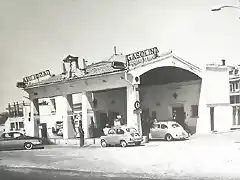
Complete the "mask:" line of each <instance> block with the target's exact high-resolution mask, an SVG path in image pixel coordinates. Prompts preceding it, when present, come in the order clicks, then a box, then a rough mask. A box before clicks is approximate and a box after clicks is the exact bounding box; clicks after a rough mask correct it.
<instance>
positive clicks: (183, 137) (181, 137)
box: [173, 135, 189, 139]
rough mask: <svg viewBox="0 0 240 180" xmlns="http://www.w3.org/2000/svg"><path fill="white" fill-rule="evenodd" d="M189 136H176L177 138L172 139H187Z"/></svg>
mask: <svg viewBox="0 0 240 180" xmlns="http://www.w3.org/2000/svg"><path fill="white" fill-rule="evenodd" d="M188 137H189V136H186V135H178V136H175V137H173V138H174V139H187V138H188Z"/></svg>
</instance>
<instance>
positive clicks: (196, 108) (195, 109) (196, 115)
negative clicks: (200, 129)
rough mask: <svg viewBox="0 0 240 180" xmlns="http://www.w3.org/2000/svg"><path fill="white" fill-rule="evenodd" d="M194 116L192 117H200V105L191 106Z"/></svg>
mask: <svg viewBox="0 0 240 180" xmlns="http://www.w3.org/2000/svg"><path fill="white" fill-rule="evenodd" d="M191 109H192V110H191V111H192V116H191V117H198V105H192V106H191Z"/></svg>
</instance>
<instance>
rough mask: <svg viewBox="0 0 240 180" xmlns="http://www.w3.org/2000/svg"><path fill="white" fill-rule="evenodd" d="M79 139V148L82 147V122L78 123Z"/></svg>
mask: <svg viewBox="0 0 240 180" xmlns="http://www.w3.org/2000/svg"><path fill="white" fill-rule="evenodd" d="M78 128H79V138H80V147H83V146H84V131H83V128H82V120H80V121H79V127H78Z"/></svg>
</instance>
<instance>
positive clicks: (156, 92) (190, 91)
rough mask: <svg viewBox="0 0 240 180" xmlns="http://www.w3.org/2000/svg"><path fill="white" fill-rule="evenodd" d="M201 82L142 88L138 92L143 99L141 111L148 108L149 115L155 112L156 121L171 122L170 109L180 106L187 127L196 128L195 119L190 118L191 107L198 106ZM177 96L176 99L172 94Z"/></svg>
mask: <svg viewBox="0 0 240 180" xmlns="http://www.w3.org/2000/svg"><path fill="white" fill-rule="evenodd" d="M200 87H201V80H197V81H189V82H181V83H173V84H167V85H160V86H159V85H158V86H152V87H143V88H141V90H140V94H142V96H143V99H142V100H141V106H142V109H147V108H149V110H150V115H151V114H152V111H156V113H157V119H158V120H161V121H164V120H172V107H174V106H178V105H179V104H182V105H183V106H184V111H185V113H186V120H185V121H186V123H187V124H188V125H189V126H196V123H197V119H198V118H196V117H194V118H193V117H191V105H198V104H199V94H200ZM174 93H176V94H177V98H176V99H175V98H174V97H173V94H174Z"/></svg>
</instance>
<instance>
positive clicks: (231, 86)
mask: <svg viewBox="0 0 240 180" xmlns="http://www.w3.org/2000/svg"><path fill="white" fill-rule="evenodd" d="M230 92H233V84H230Z"/></svg>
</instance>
